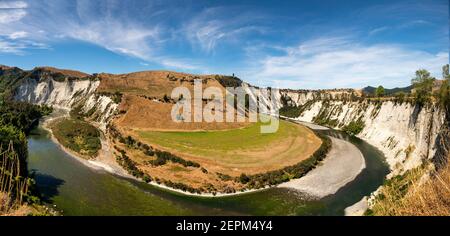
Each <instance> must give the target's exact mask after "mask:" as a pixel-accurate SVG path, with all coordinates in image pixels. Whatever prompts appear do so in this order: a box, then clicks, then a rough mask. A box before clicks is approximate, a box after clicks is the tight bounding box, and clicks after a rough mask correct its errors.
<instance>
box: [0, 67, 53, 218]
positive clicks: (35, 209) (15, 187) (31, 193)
mask: <svg viewBox="0 0 450 236" xmlns="http://www.w3.org/2000/svg"><path fill="white" fill-rule="evenodd" d="M3 75H4V74H3ZM2 85H5V81H2ZM10 88H11V87H3V86H2V87H1V88H0V90H1V91H0V94H1V95H2V96H0V215H49V214H51V213H50V212H48V211H47V210H45V209H44V208H43V207H42V206H41V205H40V204H41V202H40V199H39V197H38V196H39V193H38V192H37V191H36V189H35V183H34V179H33V174H32V173H31V174H30V173H29V172H28V167H27V157H28V142H27V138H26V135H27V134H28V133H29V132H30V131H31V129H32V128H33V127H34V126H35V125H36V124H37V123H38V121H39V119H40V118H41V117H42V116H45V115H48V114H49V113H51V112H52V108H51V107H48V106H38V105H33V104H29V103H26V102H18V101H13V100H11V96H10V95H11V91H10ZM5 94H8V96H4V95H5Z"/></svg>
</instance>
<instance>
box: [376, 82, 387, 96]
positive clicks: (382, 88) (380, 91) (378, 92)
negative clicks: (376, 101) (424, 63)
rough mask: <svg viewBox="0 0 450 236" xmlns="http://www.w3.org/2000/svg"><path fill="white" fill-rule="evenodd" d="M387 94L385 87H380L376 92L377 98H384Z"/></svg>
mask: <svg viewBox="0 0 450 236" xmlns="http://www.w3.org/2000/svg"><path fill="white" fill-rule="evenodd" d="M384 93H385V90H384V87H383V86H381V85H380V86H378V88H377V89H376V90H375V96H377V97H383V96H384Z"/></svg>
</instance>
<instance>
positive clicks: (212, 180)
mask: <svg viewBox="0 0 450 236" xmlns="http://www.w3.org/2000/svg"><path fill="white" fill-rule="evenodd" d="M283 122H285V121H283ZM286 123H287V122H286ZM292 125H294V124H292ZM296 126H298V125H296ZM107 130H108V134H109V135H110V137H111V138H113V140H116V141H113V142H114V143H115V145H114V149H115V150H116V154H115V155H116V159H117V162H118V163H119V164H120V165H121V166H122V167H123V168H124V169H126V170H127V171H128V173H129V174H131V175H133V176H134V177H136V178H139V179H142V180H143V181H145V182H155V183H158V184H163V185H165V186H167V187H171V188H174V189H179V190H181V191H185V192H190V193H198V194H199V193H211V194H217V193H235V192H239V191H244V190H246V189H259V188H264V187H268V186H274V185H277V184H280V183H282V182H286V181H289V180H290V179H294V178H300V177H302V176H304V175H305V174H306V173H307V172H308V171H310V170H311V169H313V168H314V167H315V166H316V165H317V164H318V163H319V162H320V161H321V160H323V159H324V158H325V156H326V154H327V153H328V151H329V149H330V148H331V140H330V139H329V138H328V137H326V136H320V138H319V140H321V145H319V147H318V148H317V149H316V150H315V152H313V153H312V154H311V156H310V157H308V158H305V159H303V160H301V161H299V162H297V163H295V164H293V165H289V166H285V167H282V168H279V169H276V170H272V171H260V172H259V173H258V174H254V173H250V174H248V173H242V172H241V173H239V174H238V175H234V176H231V175H229V174H227V173H220V172H217V170H216V171H209V170H207V169H206V168H205V167H203V166H202V165H203V164H200V163H197V162H193V161H190V160H185V159H183V158H181V157H179V156H176V155H174V154H172V153H170V152H167V151H161V150H159V149H157V148H154V147H152V146H150V145H147V144H145V143H143V142H141V141H139V140H136V139H135V138H133V137H131V136H123V135H122V134H121V132H120V131H119V130H118V129H117V128H116V127H115V126H114V125H112V124H110V125H108V127H107ZM227 132H229V131H227ZM234 132H242V131H234ZM243 132H244V133H245V132H248V131H243ZM203 133H204V134H205V132H203ZM206 133H207V134H208V135H215V134H214V132H206ZM192 134H194V138H195V133H189V135H188V137H190V138H192V136H191V135H192ZM222 134H223V133H222ZM197 135H199V134H197ZM188 137H186V138H188ZM199 138H201V139H200V140H203V138H204V137H197V139H199ZM174 140H175V139H174ZM176 140H178V141H183V140H179V139H178V138H177V139H176ZM191 141H192V142H193V141H196V139H194V140H191ZM205 141H206V139H205ZM195 143H196V144H197V145H199V144H202V142H195ZM205 144H206V143H205ZM210 145H211V144H210ZM219 145H226V144H223V143H222V144H219ZM125 149H126V150H125ZM228 160H229V161H231V160H230V159H228ZM169 162H170V164H169ZM202 163H203V162H202ZM205 163H208V162H205ZM166 165H167V166H166ZM176 165H178V166H176ZM174 167H176V168H177V169H180V168H184V169H183V171H182V172H183V173H187V174H188V175H189V173H195V174H193V175H192V176H190V177H188V176H186V177H184V178H183V180H184V181H180V180H181V179H180V180H178V179H177V178H173V176H177V175H178V174H179V173H180V172H179V171H175V172H174V171H173V170H174V169H175V168H174ZM209 167H211V168H213V169H217V164H216V165H215V166H208V167H207V168H208V169H209ZM166 169H167V172H164V171H166ZM193 171H196V172H193ZM169 172H170V173H169ZM172 175H173V176H172ZM199 179H200V180H201V184H200V185H199V184H197V181H198V180H199ZM203 180H205V181H206V180H208V182H203Z"/></svg>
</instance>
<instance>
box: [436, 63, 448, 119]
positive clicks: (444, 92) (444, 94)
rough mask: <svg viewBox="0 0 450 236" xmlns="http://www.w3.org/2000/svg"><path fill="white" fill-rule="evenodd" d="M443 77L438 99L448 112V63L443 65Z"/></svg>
mask: <svg viewBox="0 0 450 236" xmlns="http://www.w3.org/2000/svg"><path fill="white" fill-rule="evenodd" d="M442 77H443V78H444V81H443V83H442V85H441V88H440V89H439V94H438V101H439V103H440V105H441V106H442V107H444V108H445V109H446V110H447V112H450V76H449V65H448V64H447V65H445V66H443V67H442Z"/></svg>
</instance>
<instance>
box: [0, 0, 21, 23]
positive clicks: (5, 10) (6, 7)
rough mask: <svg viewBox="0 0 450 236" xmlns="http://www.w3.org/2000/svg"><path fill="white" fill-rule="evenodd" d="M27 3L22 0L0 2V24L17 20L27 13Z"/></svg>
mask: <svg viewBox="0 0 450 236" xmlns="http://www.w3.org/2000/svg"><path fill="white" fill-rule="evenodd" d="M27 6H28V5H27V3H25V2H22V1H12V2H0V24H5V23H10V22H14V21H18V20H20V19H22V18H23V17H24V16H26V15H27V11H26V8H27Z"/></svg>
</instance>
